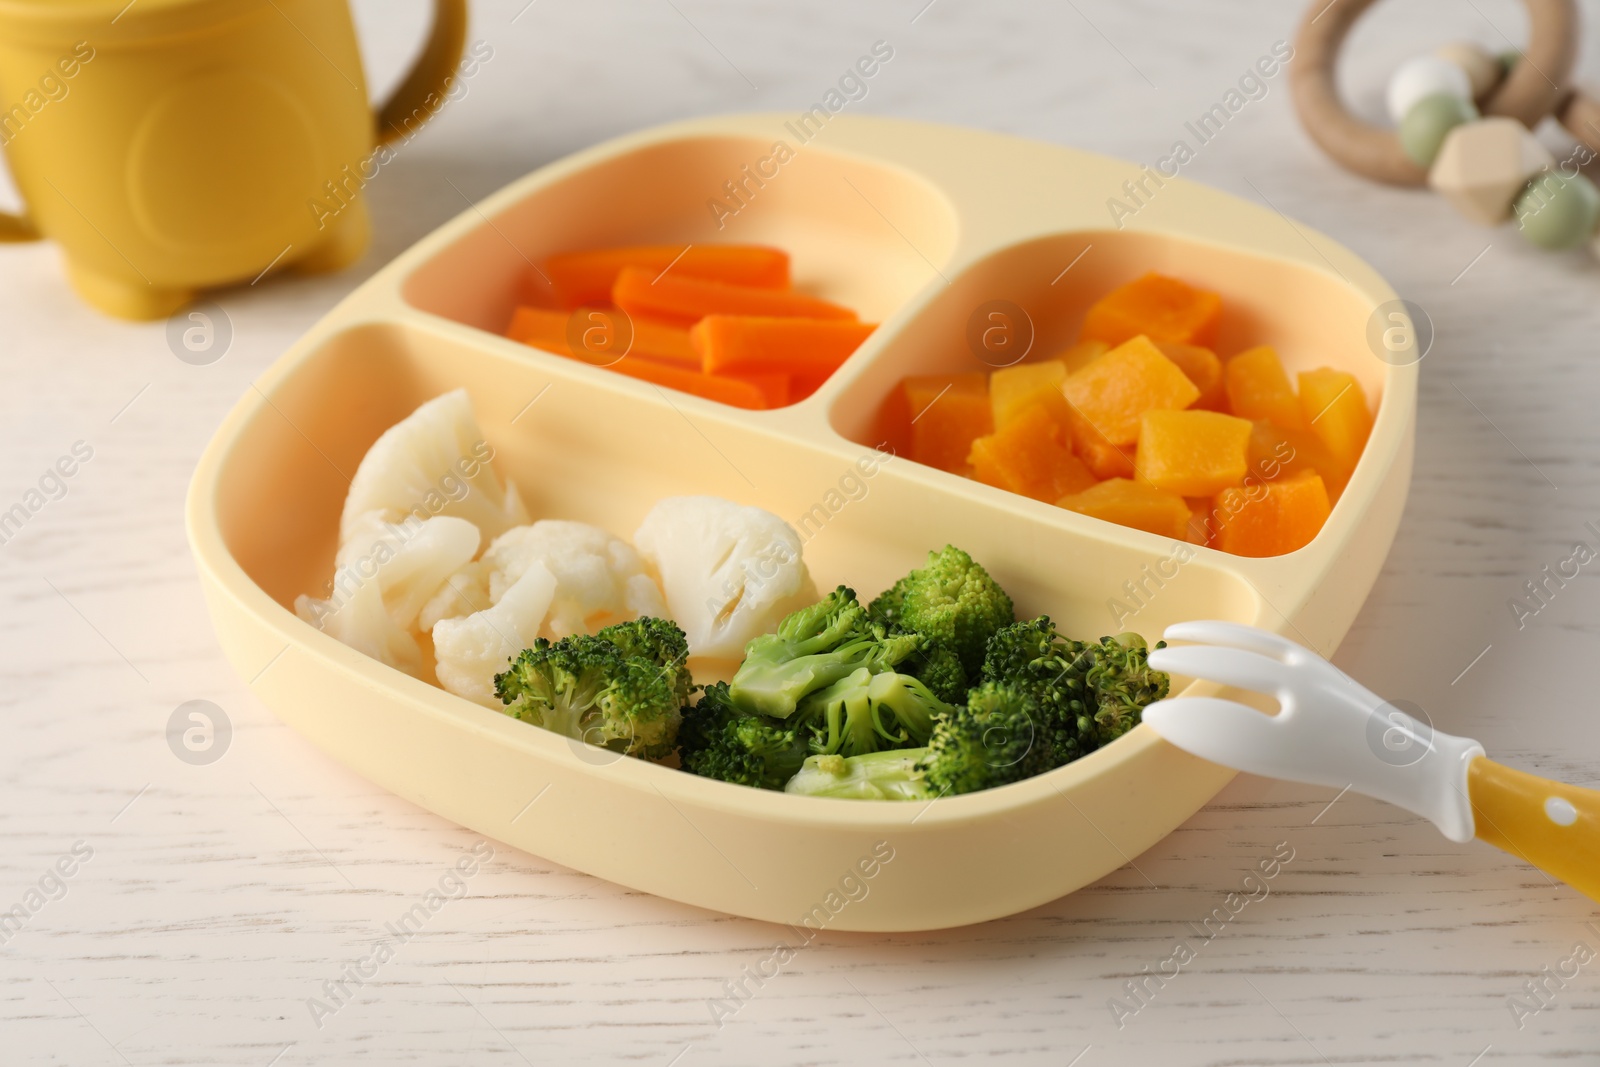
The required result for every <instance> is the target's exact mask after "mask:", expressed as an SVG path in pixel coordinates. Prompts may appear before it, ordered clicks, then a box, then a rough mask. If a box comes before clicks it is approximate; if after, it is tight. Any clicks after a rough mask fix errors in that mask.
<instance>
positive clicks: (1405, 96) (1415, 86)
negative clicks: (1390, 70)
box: [1384, 56, 1472, 123]
mask: <svg viewBox="0 0 1600 1067" xmlns="http://www.w3.org/2000/svg"><path fill="white" fill-rule="evenodd" d="M1440 94H1443V95H1445V96H1455V97H1459V98H1460V99H1462V100H1471V99H1472V82H1471V81H1469V80H1468V78H1467V72H1466V71H1464V70H1462V69H1461V68H1460V67H1458V66H1456V65H1455V64H1454V63H1447V62H1445V61H1444V60H1442V59H1440V58H1439V57H1438V56H1413V57H1412V58H1411V59H1408V60H1406V61H1405V62H1404V63H1402V64H1400V66H1399V67H1397V68H1396V69H1395V72H1394V74H1393V76H1392V77H1390V79H1389V89H1388V92H1387V93H1386V94H1385V95H1384V100H1385V101H1386V102H1387V103H1388V105H1389V117H1390V118H1391V119H1393V120H1394V121H1395V122H1396V123H1400V122H1404V121H1405V118H1406V116H1407V115H1408V114H1410V113H1411V109H1412V108H1413V107H1415V106H1416V105H1417V104H1418V103H1419V102H1420V101H1422V100H1426V99H1427V98H1428V97H1430V96H1438V95H1440Z"/></svg>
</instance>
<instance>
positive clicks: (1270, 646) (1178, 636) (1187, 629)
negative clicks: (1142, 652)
mask: <svg viewBox="0 0 1600 1067" xmlns="http://www.w3.org/2000/svg"><path fill="white" fill-rule="evenodd" d="M1162 636H1163V637H1165V638H1166V639H1167V640H1168V641H1196V642H1199V643H1201V644H1207V645H1226V646H1228V647H1230V648H1242V649H1244V650H1246V651H1248V652H1259V653H1260V654H1261V655H1263V656H1271V657H1273V658H1274V659H1279V660H1286V661H1288V662H1290V663H1293V662H1295V658H1296V657H1297V655H1299V654H1302V653H1305V652H1306V649H1305V648H1304V647H1303V646H1301V645H1297V644H1295V643H1294V642H1293V641H1291V640H1289V639H1288V638H1287V637H1281V636H1279V635H1278V634H1275V633H1268V632H1267V631H1266V630H1258V629H1256V628H1255V627H1254V626H1244V625H1242V624H1240V623H1237V622H1223V621H1221V620H1217V619H1195V620H1194V621H1192V622H1179V623H1173V624H1172V625H1171V626H1169V627H1167V631H1166V633H1165V634H1163V635H1162Z"/></svg>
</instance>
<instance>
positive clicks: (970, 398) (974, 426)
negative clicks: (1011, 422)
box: [900, 371, 994, 474]
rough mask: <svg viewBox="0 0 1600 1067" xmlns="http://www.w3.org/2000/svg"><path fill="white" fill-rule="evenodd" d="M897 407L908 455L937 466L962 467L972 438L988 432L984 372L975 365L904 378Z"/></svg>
mask: <svg viewBox="0 0 1600 1067" xmlns="http://www.w3.org/2000/svg"><path fill="white" fill-rule="evenodd" d="M900 407H901V409H902V412H903V416H904V418H905V419H906V420H907V421H906V429H905V431H904V437H903V440H904V441H905V442H906V447H907V449H908V451H909V452H910V455H911V458H912V459H913V460H915V461H916V462H918V463H926V464H927V465H928V466H930V467H938V468H939V469H940V470H943V471H953V472H954V473H956V474H964V473H966V471H967V452H968V451H969V450H971V448H972V442H973V441H974V440H976V439H977V438H979V437H982V436H984V435H985V434H989V433H993V432H994V418H993V416H992V415H991V413H990V409H989V376H988V375H986V374H984V373H982V372H981V371H979V372H974V373H972V374H929V375H921V376H918V377H913V378H906V379H905V380H904V381H902V382H901V383H900Z"/></svg>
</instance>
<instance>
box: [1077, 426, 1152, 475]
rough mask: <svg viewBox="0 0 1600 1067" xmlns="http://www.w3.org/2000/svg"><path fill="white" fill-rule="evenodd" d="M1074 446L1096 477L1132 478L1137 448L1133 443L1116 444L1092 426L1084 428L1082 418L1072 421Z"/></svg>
mask: <svg viewBox="0 0 1600 1067" xmlns="http://www.w3.org/2000/svg"><path fill="white" fill-rule="evenodd" d="M1072 448H1073V451H1075V452H1077V454H1078V458H1079V459H1081V460H1083V465H1084V466H1085V467H1088V468H1089V473H1091V474H1093V475H1094V476H1095V477H1096V478H1132V477H1133V473H1134V463H1135V459H1136V456H1137V450H1136V449H1135V448H1134V446H1133V445H1114V444H1112V443H1111V442H1110V441H1107V440H1106V439H1105V438H1104V437H1101V436H1100V435H1099V434H1098V433H1096V432H1095V431H1094V429H1093V428H1092V427H1091V428H1087V429H1085V428H1083V424H1082V420H1080V419H1076V418H1075V419H1074V421H1073V423H1072Z"/></svg>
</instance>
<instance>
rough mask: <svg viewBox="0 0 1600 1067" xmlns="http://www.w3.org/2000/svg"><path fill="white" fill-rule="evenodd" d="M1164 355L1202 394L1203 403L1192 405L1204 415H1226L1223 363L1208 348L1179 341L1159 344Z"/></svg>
mask: <svg viewBox="0 0 1600 1067" xmlns="http://www.w3.org/2000/svg"><path fill="white" fill-rule="evenodd" d="M1156 347H1157V348H1159V349H1161V354H1162V355H1163V356H1166V357H1167V358H1168V359H1170V360H1172V362H1174V363H1176V364H1177V365H1178V369H1179V370H1181V371H1183V373H1184V376H1185V377H1187V378H1188V379H1189V380H1190V381H1191V382H1193V383H1194V387H1195V388H1196V389H1198V390H1200V399H1198V400H1196V401H1195V402H1194V403H1193V404H1191V405H1189V406H1190V407H1193V408H1199V409H1200V410H1201V411H1226V410H1227V408H1228V387H1227V385H1226V384H1225V383H1224V382H1223V380H1222V360H1220V359H1218V358H1217V354H1216V353H1215V352H1213V351H1211V349H1209V348H1201V347H1200V346H1199V345H1186V344H1180V343H1179V342H1177V341H1157V342H1156Z"/></svg>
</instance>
